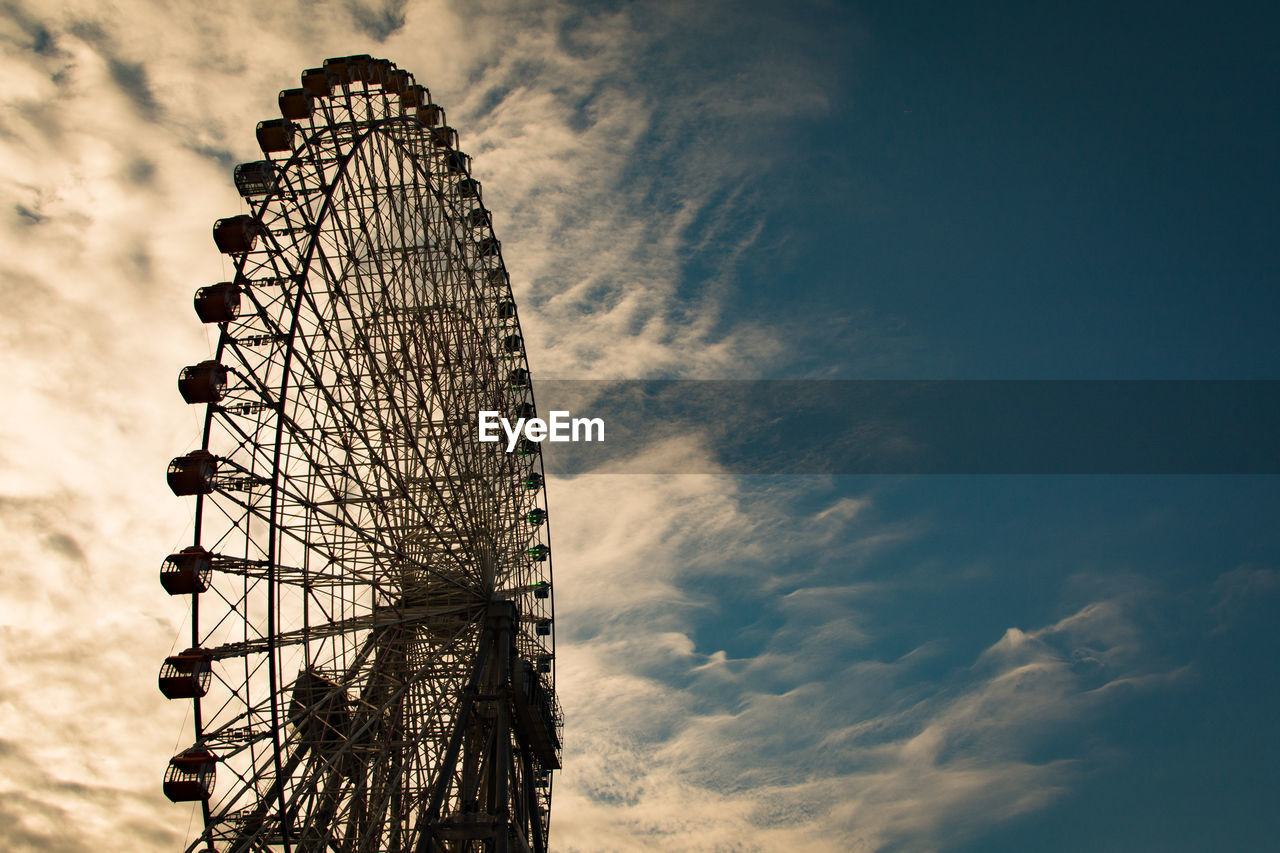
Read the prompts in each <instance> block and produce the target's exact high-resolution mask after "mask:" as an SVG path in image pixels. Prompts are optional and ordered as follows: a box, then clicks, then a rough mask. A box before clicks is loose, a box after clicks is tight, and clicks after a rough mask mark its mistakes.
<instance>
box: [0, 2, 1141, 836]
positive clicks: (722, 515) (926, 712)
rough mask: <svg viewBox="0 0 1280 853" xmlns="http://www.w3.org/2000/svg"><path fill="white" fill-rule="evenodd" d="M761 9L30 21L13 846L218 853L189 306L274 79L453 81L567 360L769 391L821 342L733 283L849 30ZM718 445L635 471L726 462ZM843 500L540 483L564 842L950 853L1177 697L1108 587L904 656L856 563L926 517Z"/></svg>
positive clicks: (772, 489) (6, 385)
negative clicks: (194, 750)
mask: <svg viewBox="0 0 1280 853" xmlns="http://www.w3.org/2000/svg"><path fill="white" fill-rule="evenodd" d="M736 11H737V7H736V6H735V5H732V4H715V3H713V4H699V5H693V4H684V3H677V2H670V3H657V2H648V3H636V4H625V5H623V6H619V7H615V8H602V9H595V10H593V9H580V8H576V7H574V6H572V5H568V4H563V5H546V4H542V3H522V2H512V3H484V4H446V3H440V2H425V3H411V4H385V3H384V4H374V3H329V4H311V3H307V4H303V3H297V4H289V3H275V4H266V5H264V4H261V3H252V2H248V0H239V2H234V0H233V2H229V3H220V4H200V5H194V6H190V7H184V9H183V10H182V12H181V13H180V14H179V13H175V12H173V11H172V10H170V9H168V7H165V6H163V5H162V4H157V3H150V2H138V0H133V2H121V3H118V4H113V5H112V6H111V7H109V8H108V7H103V6H101V5H100V4H96V3H86V2H74V1H73V0H67V2H48V3H41V4H36V3H26V4H20V3H11V4H9V5H8V6H7V7H6V8H5V11H4V13H3V15H2V16H0V24H2V25H3V29H0V39H3V40H4V43H5V45H6V48H7V49H6V50H5V51H4V52H3V54H2V55H0V72H2V73H3V74H4V75H5V79H6V80H7V81H8V85H7V86H6V87H5V88H4V90H3V92H0V99H2V103H3V109H0V162H3V163H4V165H5V169H4V172H3V177H0V259H3V260H0V288H2V290H0V298H3V299H4V302H5V311H4V312H3V317H2V318H0V336H2V338H0V340H2V344H3V345H2V346H0V397H2V398H3V399H4V400H5V406H4V408H3V411H2V412H0V439H2V442H0V458H2V461H3V464H2V465H0V496H2V497H0V560H3V563H4V565H5V567H6V569H5V572H4V573H3V574H2V575H0V590H2V591H3V593H4V595H3V602H4V603H3V604H2V605H0V639H2V640H3V642H0V731H4V732H5V738H6V739H7V740H6V741H5V743H4V744H0V779H3V780H6V781H5V782H3V783H0V822H2V823H0V827H3V829H0V832H3V834H4V835H5V837H6V839H7V841H8V842H9V843H10V846H12V847H15V848H16V849H33V850H34V849H48V850H67V851H78V850H82V849H89V848H93V849H101V848H103V847H104V846H105V847H107V848H121V849H123V848H126V847H127V848H129V849H135V850H155V851H159V850H171V849H174V848H175V847H176V846H177V839H178V837H181V838H184V839H185V838H188V837H189V836H188V834H187V833H186V831H185V826H186V824H187V822H188V820H189V819H191V818H192V812H191V810H190V809H185V810H184V809H183V808H181V807H177V806H171V805H170V804H168V803H167V802H165V801H164V800H163V798H162V797H161V795H160V793H159V782H160V778H161V774H162V772H163V768H164V766H165V762H166V761H167V759H168V757H169V756H170V755H172V754H173V752H175V751H176V750H178V749H180V748H182V747H184V746H186V745H187V743H188V742H189V738H190V720H189V719H184V714H185V713H186V709H185V708H184V707H182V703H167V702H165V700H163V699H162V698H161V697H160V696H159V694H158V692H157V691H156V688H155V676H156V671H157V669H158V667H159V664H160V662H161V661H162V660H163V658H164V657H165V655H167V654H169V653H170V652H171V651H173V650H175V649H178V648H181V647H183V645H185V643H184V639H185V632H186V624H185V620H186V619H187V614H186V612H185V608H184V603H183V602H182V601H180V600H177V599H171V598H169V597H167V596H165V595H164V593H163V592H162V591H161V590H160V588H159V586H158V584H157V583H156V569H157V567H158V565H159V562H160V560H161V559H162V558H163V556H164V555H165V554H167V553H169V551H170V550H171V549H173V548H174V547H176V546H178V545H180V544H183V543H185V542H186V541H188V539H189V535H190V530H191V525H192V520H191V517H190V507H189V505H188V504H187V503H186V502H183V501H180V500H176V499H174V498H173V497H172V495H170V494H169V492H168V490H167V489H166V488H165V486H164V481H163V469H164V465H165V463H166V462H167V461H168V459H169V458H170V457H172V456H175V455H178V454H179V453H181V452H183V451H185V450H188V449H191V448H192V447H194V446H195V445H196V444H197V442H198V436H199V431H200V413H199V412H197V411H196V410H195V409H192V408H189V407H186V406H184V405H183V404H182V403H181V402H180V401H179V399H178V397H177V395H176V394H175V393H174V392H175V390H176V389H175V387H174V385H175V379H176V374H177V371H178V370H179V369H180V367H181V366H182V365H184V364H191V363H195V362H197V361H200V360H202V359H203V358H206V357H208V355H209V354H210V352H211V349H212V346H213V339H212V337H211V336H210V334H209V333H208V331H207V330H206V329H204V328H202V327H201V326H200V324H199V323H198V322H196V320H195V318H194V316H193V313H192V310H191V293H192V291H193V290H194V289H195V288H196V287H198V286H200V285H203V284H207V283H210V282H213V281H219V280H223V279H225V278H226V277H227V267H226V265H225V263H224V262H223V260H222V259H221V258H220V257H219V256H218V255H217V253H216V252H215V251H214V248H213V246H212V245H211V241H210V239H209V229H210V226H211V224H212V222H213V220H214V219H216V218H218V217H220V216H223V215H227V214H231V213H236V212H239V211H241V210H243V204H242V201H241V200H240V199H239V198H238V197H237V196H236V194H235V193H234V190H233V189H232V186H231V182H230V174H229V168H230V166H231V165H232V164H234V163H236V162H239V161H242V160H249V159H256V158H257V157H258V156H260V154H259V152H258V151H257V149H256V145H255V143H254V138H253V126H254V124H255V122H256V121H257V120H259V119H261V118H264V117H267V116H270V115H274V114H275V112H276V102H275V97H276V92H277V91H278V90H279V89H281V88H286V87H290V86H293V85H296V83H295V81H296V80H297V79H298V77H297V75H298V73H299V71H300V70H301V69H303V68H307V67H312V66H314V65H316V64H318V63H319V62H320V61H321V60H323V58H324V57H325V56H328V55H345V54H349V53H356V52H366V51H367V52H371V53H375V52H376V53H381V54H383V55H386V56H389V57H391V58H393V59H395V60H396V61H398V62H399V63H400V64H401V65H402V66H404V67H407V68H410V69H412V70H414V71H415V72H416V73H417V74H418V77H419V79H420V80H421V81H423V82H425V83H427V84H428V85H430V86H431V87H432V89H433V92H434V94H435V95H436V97H437V99H438V100H440V101H441V102H442V103H444V104H445V106H446V107H447V108H448V109H449V116H450V120H451V122H452V123H454V124H456V125H457V126H459V127H460V128H461V129H462V143H463V147H464V148H465V149H467V150H468V151H469V152H470V153H472V154H474V155H475V158H476V159H475V169H476V172H477V174H478V175H479V177H481V178H482V180H483V181H484V185H485V200H486V202H487V203H488V204H489V206H490V207H492V208H493V210H494V213H495V217H496V220H497V229H498V235H499V236H500V237H501V238H502V239H503V241H504V243H503V251H504V254H505V257H506V260H507V263H508V266H509V268H510V270H511V271H512V274H513V277H514V283H515V286H516V288H517V297H518V299H519V302H520V306H521V321H522V324H523V325H524V328H525V331H526V338H527V340H528V341H529V345H530V351H531V358H532V360H533V362H534V369H535V371H537V372H538V373H539V375H556V376H583V377H586V376H621V377H637V376H662V375H669V376H689V377H700V376H717V377H724V376H742V375H752V374H754V373H764V372H767V370H768V369H769V368H770V366H771V365H773V364H775V363H776V362H777V361H778V360H780V359H782V358H783V357H784V356H785V355H786V353H788V352H789V348H790V347H792V346H793V342H792V341H791V340H789V336H791V334H792V332H790V331H786V332H780V331H778V329H776V328H773V327H764V326H762V325H758V324H752V323H747V322H742V321H740V320H739V319H737V318H735V315H734V310H733V309H734V298H735V294H734V290H733V283H734V280H735V276H736V275H737V273H738V271H739V270H740V269H741V266H742V264H744V263H746V262H747V259H748V258H749V257H751V253H752V252H753V251H754V250H756V249H758V248H759V243H760V240H761V239H762V236H761V235H762V233H763V232H762V222H764V220H765V217H766V215H767V214H766V213H764V212H763V210H764V208H763V205H762V199H763V198H764V197H765V196H766V195H767V193H768V192H769V184H768V180H778V179H781V178H785V176H786V174H787V171H788V169H790V168H791V167H792V166H794V164H792V163H790V162H788V161H786V160H785V155H786V152H787V148H788V144H789V143H788V137H787V132H788V129H789V126H790V124H791V123H792V122H795V121H798V120H801V119H804V118H806V117H814V116H820V115H822V113H823V111H824V110H825V109H827V104H828V102H829V98H830V97H831V93H832V92H833V91H834V90H835V89H836V87H838V86H839V85H840V83H839V81H838V80H835V79H833V77H832V76H831V74H830V73H829V72H828V70H827V67H828V66H827V64H826V62H825V60H824V57H826V56H828V55H829V51H831V50H833V49H836V48H833V46H832V45H833V44H834V45H838V44H839V43H840V40H839V39H832V38H829V37H828V35H827V34H826V33H823V32H821V31H817V30H811V29H806V28H803V27H800V26H799V25H797V24H795V23H793V21H792V20H791V18H790V15H789V14H788V10H787V9H785V8H783V7H776V8H775V7H771V10H769V11H766V12H763V13H761V12H759V11H758V10H757V11H755V12H752V14H750V15H746V14H742V15H739V14H736ZM353 34H356V36H355V38H354V39H353ZM708 34H714V36H715V37H714V38H709V37H708ZM366 39H368V40H366ZM369 40H371V41H369ZM762 58H763V59H765V60H767V61H761V60H762ZM766 179H768V180H766ZM707 440H708V439H707V436H705V435H698V434H689V435H683V436H679V437H676V438H674V439H672V440H670V441H667V442H663V443H660V444H658V445H656V446H654V447H652V448H649V449H648V450H647V451H646V452H651V453H655V454H662V455H663V456H664V458H665V459H670V460H681V459H689V460H701V461H702V462H703V465H701V466H699V467H705V465H706V464H708V463H706V462H705V457H707V456H708V454H707V453H706V447H707V445H706V442H707ZM829 485H830V483H829V481H823V480H818V479H816V478H815V479H812V480H806V481H786V480H779V481H774V482H770V483H759V482H757V483H749V482H747V481H744V480H740V479H735V478H732V477H728V476H724V475H718V476H700V477H666V478H656V477H640V476H606V475H597V476H591V477H580V478H574V479H557V480H555V481H554V482H553V483H552V484H551V500H552V512H553V518H552V523H553V526H554V531H555V537H556V539H555V549H556V560H557V562H556V570H557V576H556V584H557V591H556V605H557V621H558V634H559V637H560V641H561V647H560V649H559V652H558V660H557V669H558V679H559V684H560V689H561V693H562V698H563V701H564V704H565V706H566V709H567V712H568V714H569V730H568V733H567V742H568V747H567V750H568V751H567V755H566V770H565V772H564V773H563V774H562V776H561V778H560V779H559V780H558V782H557V793H556V806H555V818H554V827H555V829H554V832H555V843H556V845H557V848H558V849H564V850H581V851H604V850H652V849H670V850H690V851H693V850H749V849H757V850H776V849H782V848H784V847H788V848H789V847H797V846H802V847H804V848H805V849H809V850H825V849H830V850H836V849H839V850H849V849H868V850H871V849H880V848H884V847H886V846H892V845H896V849H902V850H925V849H933V848H934V847H936V846H937V845H938V843H939V842H938V839H939V838H940V837H941V836H942V834H943V833H946V832H957V833H960V834H964V833H977V832H979V831H980V830H981V828H982V826H983V825H985V823H984V822H986V821H989V820H998V819H1000V818H1002V817H1004V816H1007V815H1010V814H1015V813H1018V812H1020V811H1025V810H1027V809H1031V808H1035V807H1038V806H1039V805H1041V804H1043V803H1044V802H1046V801H1047V800H1049V799H1051V798H1052V797H1053V796H1055V795H1056V794H1057V793H1058V792H1059V791H1060V790H1061V789H1062V788H1063V786H1065V785H1067V784H1069V783H1070V781H1071V779H1072V778H1073V773H1074V772H1075V771H1074V767H1075V765H1074V763H1073V761H1074V759H1073V758H1069V757H1064V758H1061V759H1057V760H1054V761H1049V762H1041V763H1037V762H1035V761H1033V760H1031V759H1030V758H1028V754H1029V753H1030V752H1031V751H1033V748H1034V746H1035V745H1036V744H1037V743H1039V742H1040V739H1041V738H1042V737H1043V736H1044V732H1045V730H1046V728H1047V727H1049V726H1050V725H1052V724H1061V725H1067V724H1070V723H1072V722H1073V721H1079V720H1081V719H1087V718H1088V715H1089V714H1091V713H1094V712H1095V711H1096V709H1097V707H1098V703H1100V702H1101V701H1103V697H1104V696H1105V692H1104V691H1102V690H1101V688H1104V687H1106V686H1107V685H1112V684H1117V683H1120V682H1121V681H1122V680H1124V679H1130V680H1134V679H1140V678H1142V677H1144V676H1146V675H1150V673H1148V672H1146V671H1145V670H1143V668H1142V667H1141V665H1139V664H1138V663H1137V662H1136V660H1137V658H1136V657H1135V655H1134V653H1133V650H1134V649H1136V648H1138V647H1140V643H1141V637H1140V634H1139V633H1137V632H1135V631H1134V630H1133V628H1132V626H1131V625H1130V624H1129V622H1128V621H1127V617H1126V610H1125V607H1124V604H1123V602H1115V601H1111V600H1107V599H1101V600H1098V601H1096V602H1094V604H1092V605H1091V606H1090V607H1086V608H1083V609H1081V610H1079V611H1078V612H1076V613H1073V614H1071V615H1069V616H1067V617H1066V618H1064V620H1062V621H1061V622H1058V623H1055V624H1053V625H1048V626H1040V627H1034V626H1024V627H1022V628H1009V630H1008V632H1007V633H1006V634H1005V635H1004V637H1003V638H998V637H997V638H993V642H992V645H991V647H990V648H989V649H988V650H987V651H986V652H985V653H984V654H982V655H981V656H980V657H978V658H977V659H976V660H974V661H972V662H971V665H970V666H968V667H965V668H962V669H961V670H960V671H956V672H953V673H951V674H950V675H948V676H945V677H940V676H937V675H936V674H927V675H926V674H924V673H923V670H924V669H925V668H926V667H925V665H926V664H928V663H930V662H931V661H933V659H934V658H933V657H932V655H933V653H934V647H933V646H932V645H930V644H928V643H926V644H922V645H921V646H919V647H918V648H916V649H914V650H911V651H909V652H908V653H906V654H903V655H900V656H897V657H888V658H886V659H879V658H877V657H876V656H875V655H874V654H873V653H872V652H871V651H870V648H871V645H872V641H873V640H874V639H875V636H874V632H875V630H876V628H875V623H874V620H873V619H871V618H870V616H869V615H868V614H869V613H870V612H871V610H872V608H873V606H874V605H875V603H876V602H878V601H881V600H883V598H884V597H885V596H888V595H892V594H893V590H892V589H891V588H889V587H887V586H886V585H885V584H884V583H883V582H882V581H878V580H874V579H872V578H870V577H868V576H866V575H865V574H864V573H863V569H864V568H865V566H866V564H867V562H868V561H869V560H871V559H873V558H874V557H876V556H877V555H880V554H883V553H885V552H887V551H891V550H892V549H893V548H894V547H896V546H897V545H899V544H901V543H903V542H905V541H909V540H910V538H911V537H912V535H913V534H914V532H915V531H914V528H913V527H912V525H911V524H909V523H903V522H894V523H886V522H885V521H884V520H883V519H878V518H877V517H876V514H875V512H874V510H875V501H874V498H873V497H872V496H869V495H857V496H848V495H842V496H837V497H833V498H832V499H831V500H829V501H827V502H826V503H824V504H823V505H822V506H819V507H817V508H816V509H815V508H813V507H812V506H811V503H812V495H813V494H815V493H816V494H822V489H824V488H827V487H829ZM802 498H805V500H802ZM806 500H807V501H809V503H806ZM1006 627H1009V626H1000V630H1003V629H1004V628H1006ZM997 633H998V632H997ZM1084 661H1088V662H1089V663H1088V665H1087V666H1085V665H1084V663H1083V662H1084ZM139 720H145V721H147V723H146V725H138V722H137V721H139ZM68 815H74V816H75V819H74V820H69V819H68V817H67V816H68ZM23 845H25V848H24V847H23Z"/></svg>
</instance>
